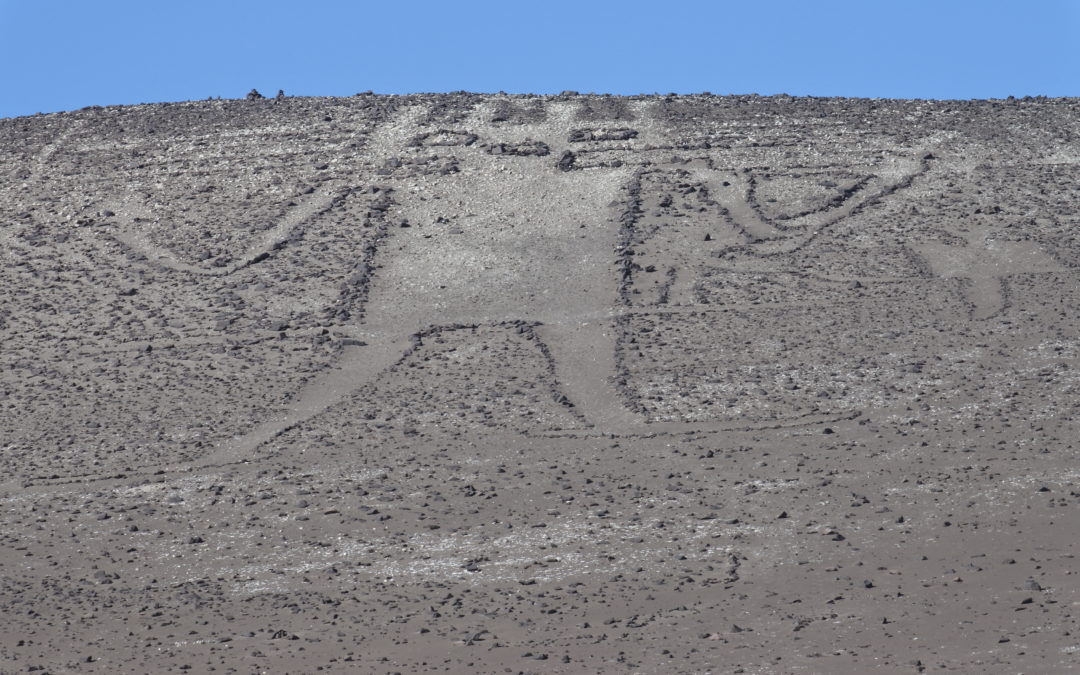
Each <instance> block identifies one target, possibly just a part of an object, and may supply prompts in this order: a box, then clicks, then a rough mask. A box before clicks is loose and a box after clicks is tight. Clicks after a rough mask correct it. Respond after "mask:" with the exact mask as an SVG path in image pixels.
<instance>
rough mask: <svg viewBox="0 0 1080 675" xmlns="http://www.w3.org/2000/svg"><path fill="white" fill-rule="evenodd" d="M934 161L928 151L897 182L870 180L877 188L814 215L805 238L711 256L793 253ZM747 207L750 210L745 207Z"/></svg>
mask: <svg viewBox="0 0 1080 675" xmlns="http://www.w3.org/2000/svg"><path fill="white" fill-rule="evenodd" d="M933 158H934V157H933V155H932V154H931V153H929V152H925V153H922V154H921V155H919V157H918V159H917V160H915V162H917V163H915V166H914V167H910V166H909V167H906V168H903V167H902V168H901V171H900V177H899V179H896V180H892V181H889V180H886V179H883V178H878V179H876V180H874V181H873V182H875V183H876V184H877V188H876V189H871V188H869V187H868V188H867V189H865V190H862V191H860V194H861V198H860V199H848V200H846V201H845V202H844V204H842V205H841V206H838V207H836V208H835V209H830V210H828V211H822V212H819V213H817V214H815V215H816V216H817V222H810V223H807V225H806V226H805V229H809V230H810V232H808V233H807V234H805V235H801V236H793V237H784V238H782V239H769V240H763V241H758V242H751V243H749V244H745V245H740V246H731V247H727V248H724V249H721V250H719V251H717V252H716V253H715V254H714V255H716V256H717V257H723V256H724V255H726V254H727V253H747V254H749V255H751V256H754V257H758V258H769V257H772V256H778V255H785V254H788V253H794V252H795V251H798V250H800V249H802V248H804V247H806V246H807V245H808V244H810V243H811V242H813V241H814V240H816V239H817V238H818V237H820V236H822V235H823V234H825V232H826V231H827V230H828V229H829V228H831V227H832V226H833V225H836V224H837V223H839V222H841V221H843V220H844V219H846V218H849V217H851V216H854V215H856V214H857V213H859V212H860V211H862V210H864V209H866V208H867V207H869V206H871V205H873V204H875V203H877V202H879V201H881V200H882V199H885V198H886V197H889V196H891V195H893V194H895V193H896V192H899V191H900V190H904V189H907V188H909V187H911V185H912V183H913V182H914V181H915V179H916V178H918V177H920V176H922V175H925V174H926V172H928V171H929V170H930V160H932V159H933ZM908 163H909V164H910V163H912V161H911V160H909V162H908ZM744 203H745V202H744ZM746 208H751V207H749V206H747V207H746Z"/></svg>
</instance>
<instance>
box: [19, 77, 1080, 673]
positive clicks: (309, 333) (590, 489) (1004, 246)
mask: <svg viewBox="0 0 1080 675" xmlns="http://www.w3.org/2000/svg"><path fill="white" fill-rule="evenodd" d="M0 256H2V262H3V264H2V265H0V300H2V302H0V344H2V347H0V503H2V509H0V519H2V521H0V541H2V544H3V546H2V548H0V615H2V616H3V621H0V670H2V671H3V672H23V671H30V670H34V671H37V672H51V673H62V672H64V673H66V672H87V673H91V672H110V673H117V672H125V673H126V672H166V671H169V670H181V669H182V670H187V671H189V672H200V673H201V672H211V671H214V672H225V673H228V672H236V673H262V672H296V673H301V672H303V673H308V672H315V671H319V670H322V671H327V672H372V673H384V672H386V673H392V672H401V673H405V672H452V673H466V672H467V673H503V672H512V673H618V672H627V673H676V672H679V673H684V672H685V673H705V672H716V673H721V672H745V673H865V672H872V671H876V672H911V673H918V672H939V671H952V672H995V673H996V672H1001V673H1005V672H1008V673H1014V672H1041V673H1058V672H1069V671H1072V670H1076V669H1080V583H1078V575H1080V563H1078V561H1077V559H1076V557H1075V555H1076V553H1077V543H1076V542H1077V541H1078V540H1080V518H1078V515H1080V514H1078V513H1077V507H1078V505H1080V468H1078V467H1080V461H1078V460H1080V457H1078V443H1080V441H1077V438H1080V428H1078V422H1077V419H1078V416H1080V411H1078V405H1080V371H1078V370H1077V366H1078V359H1080V319H1078V317H1080V284H1078V282H1080V103H1078V102H1077V101H1074V100H1023V101H1015V100H1009V101H989V102H927V101H877V100H875V101H869V100H854V99H798V98H789V97H772V98H761V97H756V96H751V97H713V96H707V95H706V96H668V97H636V98H618V97H606V96H582V95H576V94H569V93H568V94H564V95H561V96H546V97H538V96H508V95H472V94H448V95H415V96H375V95H358V96H356V97H352V98H344V99H315V98H286V99H282V100H255V101H205V102H191V103H176V104H156V105H144V106H133V107H122V108H94V109H85V110H81V111H77V112H71V113H62V114H55V115H43V116H36V117H30V118H18V119H5V120H0Z"/></svg>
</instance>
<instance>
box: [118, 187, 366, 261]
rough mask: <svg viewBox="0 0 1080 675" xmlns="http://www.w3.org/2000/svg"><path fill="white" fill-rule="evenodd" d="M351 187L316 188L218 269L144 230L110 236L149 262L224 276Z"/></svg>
mask: <svg viewBox="0 0 1080 675" xmlns="http://www.w3.org/2000/svg"><path fill="white" fill-rule="evenodd" d="M354 189H355V188H353V187H346V188H329V189H323V190H316V191H315V192H313V193H312V194H311V195H310V196H309V197H307V198H306V199H303V200H302V201H301V202H300V203H299V204H297V205H296V206H294V207H291V208H290V210H289V212H288V213H287V214H286V215H285V217H284V218H282V219H281V221H280V222H279V223H278V224H277V225H275V226H274V227H273V228H271V229H270V230H268V231H267V232H265V233H263V234H262V235H261V236H259V237H258V239H257V241H256V242H255V243H253V244H252V245H251V246H249V247H248V249H247V251H245V252H244V253H243V254H241V255H240V259H239V260H238V261H237V262H235V263H232V264H231V265H228V266H225V267H222V268H218V269H214V268H207V267H201V266H199V265H192V264H190V263H186V262H184V261H182V260H180V259H179V258H177V257H176V255H175V254H174V253H173V252H171V251H169V250H168V249H166V248H163V247H161V246H157V245H156V244H154V243H152V242H150V241H149V239H148V238H147V236H146V234H145V233H142V232H136V231H133V230H132V229H130V228H118V229H116V230H115V231H114V232H113V233H112V236H113V238H114V239H115V240H116V241H117V242H119V243H120V244H122V245H124V246H125V247H127V248H129V249H131V250H132V251H134V252H135V253H137V254H139V255H142V256H143V257H145V258H146V259H147V260H149V261H150V262H151V263H153V264H156V265H159V266H161V267H164V268H166V269H170V270H173V271H176V272H184V273H186V274H195V275H198V276H205V277H224V276H229V275H230V274H234V273H236V272H238V271H240V270H242V269H245V268H247V267H250V266H251V265H255V264H258V263H260V262H262V261H263V260H266V259H267V258H268V257H270V253H271V252H272V251H273V250H275V249H277V248H280V247H281V246H282V245H283V244H284V243H285V242H287V241H288V240H289V238H290V237H291V236H293V234H294V231H295V230H296V229H297V228H299V227H300V226H301V225H303V224H304V223H306V222H308V221H310V220H311V219H313V218H316V217H318V216H320V215H322V214H323V213H325V212H327V211H329V210H330V209H332V208H333V207H334V206H337V205H338V204H340V203H341V202H342V201H343V200H344V199H345V197H347V196H348V195H349V193H350V192H352V191H353V190H354ZM115 209H116V211H117V212H118V213H119V214H122V215H123V216H124V217H126V218H128V219H130V220H132V221H133V220H134V219H135V214H148V213H149V211H148V209H146V207H141V208H140V207H130V206H128V205H127V203H124V204H123V205H116V206H115Z"/></svg>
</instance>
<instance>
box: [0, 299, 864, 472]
mask: <svg viewBox="0 0 1080 675" xmlns="http://www.w3.org/2000/svg"><path fill="white" fill-rule="evenodd" d="M709 311H723V310H721V308H715V309H711V308H694V307H672V308H663V309H646V308H619V309H616V310H614V312H613V313H612V314H608V315H605V316H600V317H586V318H589V319H590V323H589V325H590V326H593V327H594V330H595V328H602V326H603V324H610V321H611V320H612V319H614V320H615V321H618V320H619V319H620V317H626V316H629V315H631V314H681V313H701V312H709ZM579 320H580V317H569V318H568V319H567V322H566V325H561V324H553V323H546V324H541V323H538V322H528V321H523V320H515V319H508V320H504V321H499V322H496V323H491V324H483V325H489V326H506V327H510V326H514V327H521V332H522V333H523V334H525V335H529V336H533V337H531V338H529V339H531V340H533V341H534V344H535V346H536V348H537V349H538V350H539V351H540V352H541V353H542V354H543V356H544V358H545V360H546V361H547V364H548V365H547V366H546V369H547V370H548V372H549V373H550V375H551V378H552V379H551V381H550V382H549V383H548V384H547V386H548V389H549V391H550V394H551V397H552V400H553V401H555V403H557V404H559V405H561V406H564V407H565V408H567V409H568V412H569V413H570V414H572V415H573V416H575V417H577V418H578V419H580V420H582V422H583V423H585V424H588V425H589V426H590V427H591V430H564V431H545V432H535V431H525V432H523V434H522V435H525V436H528V437H536V438H547V437H554V436H574V435H578V436H581V437H585V436H611V435H614V436H619V437H650V436H654V435H658V434H687V433H699V432H700V433H714V432H732V431H759V430H769V429H778V428H789V427H801V426H814V425H821V424H829V423H835V422H837V421H841V420H845V419H853V418H854V417H855V416H857V415H858V413H856V414H855V415H836V414H830V415H813V416H809V415H807V416H803V417H799V418H794V419H786V420H780V421H777V422H767V423H762V424H755V423H749V424H732V423H731V422H722V421H717V422H648V421H646V420H645V419H643V418H642V417H641V416H640V415H638V414H636V413H634V412H632V411H631V410H630V409H629V408H631V407H633V406H632V404H631V405H630V406H626V405H624V404H621V403H619V400H620V399H622V398H626V397H625V396H624V395H622V394H620V393H619V391H620V390H619V386H618V384H617V382H616V381H617V378H616V377H615V373H611V372H609V371H608V367H609V366H608V365H607V364H604V363H599V362H594V363H593V364H592V365H590V364H589V363H588V360H586V362H585V363H581V362H579V361H577V360H575V361H574V362H573V363H570V364H569V366H568V362H567V360H566V358H565V356H564V354H565V353H581V354H587V353H590V352H593V353H596V354H599V355H601V356H603V355H604V354H606V353H609V350H605V349H604V348H603V344H602V343H603V341H602V340H601V341H599V342H600V345H599V346H600V348H599V349H593V348H591V347H595V346H596V345H597V342H598V341H597V340H596V336H595V335H594V334H591V333H590V331H588V330H587V331H585V332H584V333H582V334H581V338H580V339H577V340H575V339H568V340H567V339H556V340H552V339H551V337H552V335H553V334H556V333H558V332H563V331H572V330H573V325H572V324H574V323H575V322H578V321H579ZM480 325H481V324H450V325H444V326H431V327H428V328H426V329H424V330H422V331H420V332H417V333H413V334H412V335H389V334H370V333H368V334H365V335H364V337H365V340H366V342H365V343H364V345H363V346H356V345H352V344H349V345H346V346H343V347H342V352H341V356H340V358H339V359H338V361H337V362H336V363H335V364H334V366H332V367H331V368H330V370H328V371H327V372H325V373H324V374H322V375H320V376H317V377H315V378H312V379H311V380H309V381H308V382H307V384H306V385H305V386H304V387H303V388H302V389H301V390H300V392H299V393H298V395H297V396H296V397H295V398H294V399H293V401H292V403H291V404H290V405H289V407H288V408H287V409H285V410H283V411H282V412H281V413H279V414H278V415H276V416H273V417H271V418H269V419H266V420H263V421H262V422H261V423H259V424H256V425H255V426H254V427H253V428H251V429H250V430H249V431H247V432H246V433H244V434H241V435H239V436H236V437H234V438H232V439H228V440H224V441H221V442H219V444H218V446H217V448H216V449H215V450H214V451H213V452H211V453H210V454H209V455H207V456H206V457H204V458H202V459H199V460H195V461H191V462H185V463H183V464H180V465H169V464H167V463H162V464H155V465H150V466H147V467H143V468H141V469H139V470H136V471H126V472H122V473H112V474H108V475H100V474H82V475H68V476H60V477H56V478H46V477H44V476H37V477H33V478H31V479H29V480H18V481H11V482H9V483H7V484H5V485H2V486H0V493H5V492H13V491H20V492H23V491H25V490H27V489H31V488H35V489H37V490H45V489H48V488H53V487H58V486H62V485H75V484H84V483H90V482H100V481H108V480H118V481H120V480H122V481H130V480H132V479H136V478H145V477H162V476H168V477H170V478H173V477H176V476H179V475H187V474H192V473H197V472H201V471H208V470H212V469H221V468H224V467H228V466H232V465H237V464H245V463H250V462H257V461H261V460H264V459H269V458H270V457H272V456H273V455H272V454H263V455H259V456H256V454H255V453H256V451H257V450H258V449H259V448H261V447H263V446H265V445H266V444H267V443H271V442H273V441H274V440H275V439H277V438H278V437H280V436H281V435H282V434H284V433H286V432H288V431H290V430H292V429H294V428H296V427H297V426H299V425H301V424H303V423H305V422H308V421H311V420H313V419H315V418H317V417H318V416H320V415H321V414H323V413H325V412H327V411H328V410H329V409H330V408H332V407H333V406H335V405H338V404H339V403H341V402H342V401H344V400H345V399H346V398H348V397H349V396H351V395H353V394H354V393H355V392H356V391H358V390H360V389H362V388H363V387H365V386H370V384H371V383H372V382H374V381H375V380H376V379H377V378H378V377H379V376H380V375H381V374H382V373H384V372H386V371H388V370H391V369H393V368H395V367H398V366H400V365H401V364H403V363H404V362H405V361H406V360H407V359H408V358H409V357H410V356H412V355H413V354H414V353H415V352H416V351H417V350H418V349H419V348H420V347H422V345H423V339H424V338H425V337H430V336H433V335H436V334H438V333H440V332H443V331H448V330H460V329H463V328H475V327H479V326H480ZM613 328H614V326H611V327H609V328H608V330H609V331H611V330H612V329H613ZM553 344H554V345H556V347H555V349H552V345H553ZM611 353H613V352H611Z"/></svg>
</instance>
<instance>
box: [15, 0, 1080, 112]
mask: <svg viewBox="0 0 1080 675" xmlns="http://www.w3.org/2000/svg"><path fill="white" fill-rule="evenodd" d="M252 87H256V88H258V89H260V90H261V91H262V92H263V93H264V94H273V93H275V92H276V91H277V90H278V89H284V90H285V91H286V93H288V94H295V95H341V96H348V95H352V94H355V93H357V92H360V91H367V90H374V91H376V92H380V93H405V92H417V91H454V90H461V89H465V90H469V91H489V92H490V91H508V92H533V93H557V92H560V91H562V90H566V89H572V90H577V91H582V92H597V93H601V92H607V93H616V94H636V93H654V92H659V93H668V92H678V93H694V92H702V91H710V92H713V93H716V94H728V93H759V94H776V93H788V94H795V95H814V96H837V95H839V96H871V97H902V98H988V97H1005V96H1008V95H1016V96H1024V95H1039V94H1042V95H1048V96H1080V0H1027V1H1026V2H1021V1H1019V0H1017V1H1016V2H1000V1H996V0H981V1H975V0H970V1H968V0H965V1H960V0H955V1H950V0H935V1H930V0H905V1H904V2H885V1H883V0H801V1H787V0H772V1H770V0H739V1H737V2H731V1H728V0H713V1H711V2H697V1H690V2H678V1H669V2H656V1H653V2H634V1H623V2H607V1H603V2H590V1H589V0H577V1H576V2H567V1H565V0H500V1H499V2H487V1H483V2H481V1H474V2H473V1H469V0H457V1H455V0H442V1H438V2H434V1H432V2H429V1H427V0H414V1H412V2H410V1H408V0H379V1H377V2H361V1H357V2H344V1H330V0H309V1H307V2H303V3H301V2H280V1H277V0H260V1H258V2H250V1H248V0H236V1H233V2H230V1H229V0H217V1H216V2H205V1H203V0H179V1H177V2H164V1H158V2H155V1H153V0H138V1H128V0H67V1H58V0H0V117H9V116H15V115H27V114H33V113H35V112H39V111H41V112H51V111H56V110H69V109H74V108H80V107H83V106H87V105H110V104H117V103H140V102H151V101H177V100H186V99H201V98H206V97H207V96H221V97H223V98H235V97H241V96H243V95H244V94H245V93H246V92H247V91H248V90H249V89H251V88H252Z"/></svg>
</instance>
